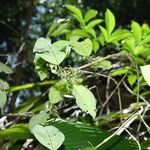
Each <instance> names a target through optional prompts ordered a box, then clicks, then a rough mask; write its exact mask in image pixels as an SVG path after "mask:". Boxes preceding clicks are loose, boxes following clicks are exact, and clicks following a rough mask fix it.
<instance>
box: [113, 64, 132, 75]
mask: <svg viewBox="0 0 150 150" xmlns="http://www.w3.org/2000/svg"><path fill="white" fill-rule="evenodd" d="M129 70H130V67H129V66H126V67H125V68H119V69H117V70H115V71H114V72H112V73H111V76H113V77H115V76H121V75H124V74H126V73H128V72H129Z"/></svg>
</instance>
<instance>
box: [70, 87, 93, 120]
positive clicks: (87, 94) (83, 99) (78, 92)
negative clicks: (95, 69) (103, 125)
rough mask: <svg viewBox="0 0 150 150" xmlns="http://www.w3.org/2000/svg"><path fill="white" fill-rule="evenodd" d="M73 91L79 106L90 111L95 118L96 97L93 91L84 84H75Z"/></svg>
mask: <svg viewBox="0 0 150 150" xmlns="http://www.w3.org/2000/svg"><path fill="white" fill-rule="evenodd" d="M72 93H73V95H74V96H75V98H76V103H77V105H78V106H79V108H81V109H82V110H83V111H85V112H88V113H89V114H90V115H91V116H92V117H93V118H95V116H96V99H95V97H94V95H93V93H92V92H91V91H90V90H89V89H87V88H86V87H85V86H83V85H74V86H73V91H72Z"/></svg>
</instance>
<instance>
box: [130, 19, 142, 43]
mask: <svg viewBox="0 0 150 150" xmlns="http://www.w3.org/2000/svg"><path fill="white" fill-rule="evenodd" d="M131 28H132V30H133V35H134V37H135V39H136V40H137V41H138V42H140V41H141V38H142V28H141V27H140V25H139V24H138V23H137V22H135V21H132V24H131Z"/></svg>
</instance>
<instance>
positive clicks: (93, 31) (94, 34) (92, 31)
mask: <svg viewBox="0 0 150 150" xmlns="http://www.w3.org/2000/svg"><path fill="white" fill-rule="evenodd" d="M87 32H88V33H89V34H90V35H92V36H93V37H94V38H96V31H95V30H94V29H92V28H91V29H88V30H87Z"/></svg>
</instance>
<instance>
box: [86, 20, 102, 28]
mask: <svg viewBox="0 0 150 150" xmlns="http://www.w3.org/2000/svg"><path fill="white" fill-rule="evenodd" d="M102 21H103V20H102V19H96V20H93V21H90V22H89V23H88V25H86V26H85V28H86V30H88V29H90V28H93V27H95V26H96V25H98V24H100V23H101V22H102Z"/></svg>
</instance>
